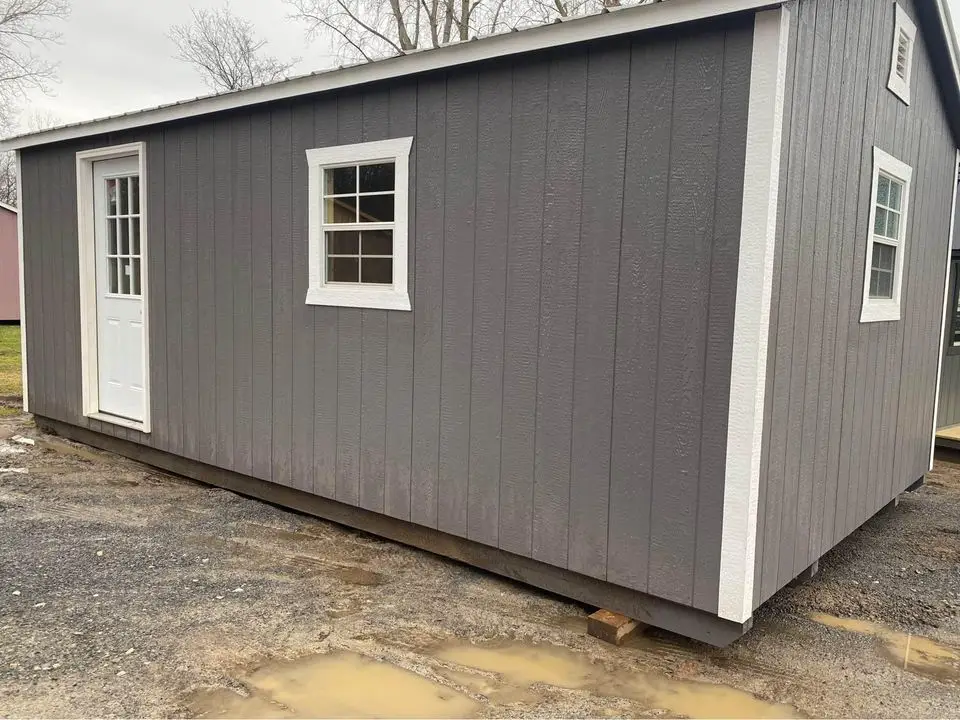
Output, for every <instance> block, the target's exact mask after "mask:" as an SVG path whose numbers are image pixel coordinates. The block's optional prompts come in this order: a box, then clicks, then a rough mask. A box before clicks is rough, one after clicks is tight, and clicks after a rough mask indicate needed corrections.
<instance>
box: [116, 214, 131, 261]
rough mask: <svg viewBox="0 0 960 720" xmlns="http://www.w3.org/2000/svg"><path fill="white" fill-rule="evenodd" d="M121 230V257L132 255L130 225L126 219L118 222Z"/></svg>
mask: <svg viewBox="0 0 960 720" xmlns="http://www.w3.org/2000/svg"><path fill="white" fill-rule="evenodd" d="M116 222H117V225H118V227H119V230H120V248H119V250H120V253H119V254H120V255H129V254H130V224H129V223H128V222H127V220H126V218H120V219H119V220H117V221H116Z"/></svg>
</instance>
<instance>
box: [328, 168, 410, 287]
mask: <svg viewBox="0 0 960 720" xmlns="http://www.w3.org/2000/svg"><path fill="white" fill-rule="evenodd" d="M395 174H396V168H395V163H393V162H374V163H352V164H350V165H343V166H338V167H326V168H324V169H323V231H324V237H325V242H324V251H325V253H326V262H325V263H324V265H325V268H324V272H325V273H326V277H325V281H326V282H327V283H328V284H340V283H346V284H360V285H390V284H392V283H393V231H394V225H395V206H396V197H395V195H396V177H395Z"/></svg>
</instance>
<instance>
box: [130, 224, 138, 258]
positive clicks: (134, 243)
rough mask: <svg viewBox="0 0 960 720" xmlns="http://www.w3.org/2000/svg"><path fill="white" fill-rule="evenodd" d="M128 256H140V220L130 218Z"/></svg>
mask: <svg viewBox="0 0 960 720" xmlns="http://www.w3.org/2000/svg"><path fill="white" fill-rule="evenodd" d="M130 254H131V255H139V254H140V218H138V217H134V218H130Z"/></svg>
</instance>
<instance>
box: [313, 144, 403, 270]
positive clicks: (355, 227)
mask: <svg viewBox="0 0 960 720" xmlns="http://www.w3.org/2000/svg"><path fill="white" fill-rule="evenodd" d="M373 165H389V166H392V170H393V189H392V190H371V191H366V192H361V191H360V180H361V171H360V169H361V168H363V167H369V166H373ZM342 168H354V169H355V170H356V172H355V173H354V192H352V193H327V185H328V183H327V173H328V172H332V171H334V170H338V169H342ZM320 170H321V202H320V212H321V213H322V222H321V232H322V234H323V267H322V272H323V278H324V284H326V285H333V286H338V285H339V286H346V287H356V286H364V287H379V288H383V287H390V286H391V285H393V284H394V283H393V272H394V265H395V262H394V260H395V257H394V254H393V253H391V254H390V255H380V254H378V255H365V254H363V233H364V231H367V232H376V231H384V230H386V231H389V232H390V235H391V237H390V242H391V248H394V249H395V247H396V246H395V244H394V243H395V238H394V231H395V227H396V218H397V213H398V209H397V207H396V196H397V168H396V160H394V159H392V158H390V159H379V160H367V161H363V162H351V163H338V164H335V165H324V166H322V167H321V168H320ZM330 185H331V186H335V183H334V182H331V183H330ZM388 195H390V196H393V198H394V206H393V220H390V221H377V222H374V221H365V220H362V219H361V218H360V198H362V197H384V196H388ZM337 198H353V199H355V201H356V202H355V207H354V210H355V215H354V222H352V223H348V222H330V221H329V218H327V201H328V200H335V199H337ZM338 232H344V233H345V232H358V234H359V236H360V237H359V245H358V253H357V254H353V253H331V252H330V237H331V235H332V234H333V233H338ZM339 258H343V259H356V260H357V279H356V280H342V279H341V280H334V279H332V278H331V277H330V272H331V267H330V266H331V262H330V261H331V260H335V259H339ZM364 258H367V259H378V260H390V271H391V272H390V274H391V280H390V282H383V283H379V282H363V259H364Z"/></svg>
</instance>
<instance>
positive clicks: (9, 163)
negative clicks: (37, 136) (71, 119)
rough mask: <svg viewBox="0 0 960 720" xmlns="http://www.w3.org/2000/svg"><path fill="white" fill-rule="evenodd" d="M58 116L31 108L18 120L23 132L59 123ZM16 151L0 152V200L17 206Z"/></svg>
mask: <svg viewBox="0 0 960 720" xmlns="http://www.w3.org/2000/svg"><path fill="white" fill-rule="evenodd" d="M61 124H62V121H61V119H60V116H59V115H57V114H56V113H53V112H51V111H49V110H37V109H34V110H31V111H30V112H28V113H27V114H26V115H25V116H24V117H23V118H21V120H20V129H21V130H23V131H24V132H40V131H41V130H46V129H48V128H52V127H54V126H56V125H61ZM18 200H19V198H18V197H17V159H16V153H12V152H5V153H0V202H2V203H6V204H7V205H13V206H14V207H18Z"/></svg>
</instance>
